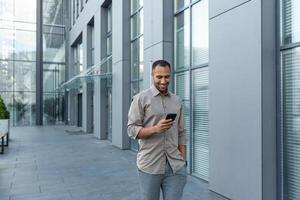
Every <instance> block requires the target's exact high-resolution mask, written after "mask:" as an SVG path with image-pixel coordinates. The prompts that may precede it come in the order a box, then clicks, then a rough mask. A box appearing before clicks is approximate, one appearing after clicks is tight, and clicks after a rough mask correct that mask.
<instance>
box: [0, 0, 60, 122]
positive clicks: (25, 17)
mask: <svg viewBox="0 0 300 200" xmlns="http://www.w3.org/2000/svg"><path fill="white" fill-rule="evenodd" d="M42 5H43V8H42V9H43V10H42V12H43V16H42V21H43V26H42V38H43V43H42V44H37V41H36V37H37V35H36V34H37V23H36V20H37V16H36V13H37V12H36V9H37V1H36V0H29V1H26V2H25V1H21V0H12V1H0V29H1V31H0V44H1V45H0V70H1V73H0V77H1V80H0V85H1V86H0V95H2V96H3V98H4V99H5V102H6V104H7V105H8V107H9V109H10V112H11V120H12V125H14V126H23V125H35V123H36V111H37V110H36V94H37V92H40V91H37V90H36V88H37V85H36V63H37V61H38V60H37V57H36V56H37V54H36V49H37V47H38V46H37V45H41V46H42V47H43V58H39V59H41V60H42V63H43V67H44V72H43V75H44V76H43V87H44V90H43V95H44V97H43V99H44V102H43V109H44V113H43V114H44V119H43V121H44V123H45V124H49V123H50V122H49V121H51V124H53V121H55V123H56V121H62V120H63V119H62V112H63V107H62V106H63V104H62V103H58V102H62V98H61V97H62V96H63V95H62V94H59V93H58V92H55V89H56V88H57V86H58V85H59V84H60V83H61V82H63V81H64V74H65V46H64V41H65V33H64V17H63V15H64V10H65V8H64V2H63V1H62V0H44V1H43V4H42ZM24 8H26V9H24ZM58 96H59V98H57V97H58ZM50 99H52V100H51V101H52V102H51V103H49V102H50ZM47 105H50V107H51V109H53V110H52V111H51V112H50V111H49V109H50V107H49V106H47ZM54 110H55V112H54ZM50 113H51V114H50ZM55 113H56V114H55ZM57 113H60V114H59V115H60V116H59V117H58V116H57V115H58V114H57ZM50 115H51V117H50ZM50 118H51V119H50ZM58 118H59V120H58Z"/></svg>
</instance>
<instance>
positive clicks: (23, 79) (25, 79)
mask: <svg viewBox="0 0 300 200" xmlns="http://www.w3.org/2000/svg"><path fill="white" fill-rule="evenodd" d="M15 90H16V91H35V90H36V64H35V62H19V61H18V62H17V61H15Z"/></svg>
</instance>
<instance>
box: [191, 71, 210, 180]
mask: <svg viewBox="0 0 300 200" xmlns="http://www.w3.org/2000/svg"><path fill="white" fill-rule="evenodd" d="M192 149H193V151H192V155H193V165H192V170H193V173H195V174H196V175H197V176H199V177H201V178H203V179H205V180H207V179H208V153H209V151H208V68H207V67H204V68H199V69H196V70H193V143H192Z"/></svg>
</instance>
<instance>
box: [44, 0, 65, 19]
mask: <svg viewBox="0 0 300 200" xmlns="http://www.w3.org/2000/svg"><path fill="white" fill-rule="evenodd" d="M63 4H64V1H63V0H44V1H43V24H48V25H49V24H52V25H53V24H56V25H63V24H64V21H63V20H64V16H63V14H64V6H63Z"/></svg>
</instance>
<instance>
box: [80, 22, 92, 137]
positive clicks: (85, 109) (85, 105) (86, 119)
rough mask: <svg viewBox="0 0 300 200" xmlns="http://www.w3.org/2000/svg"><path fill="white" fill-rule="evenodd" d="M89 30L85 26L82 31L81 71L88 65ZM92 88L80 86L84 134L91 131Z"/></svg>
mask: <svg viewBox="0 0 300 200" xmlns="http://www.w3.org/2000/svg"><path fill="white" fill-rule="evenodd" d="M89 30H90V28H88V26H87V25H86V26H85V27H84V29H83V31H82V48H83V70H86V69H87V68H88V67H90V66H89V64H90V62H91V61H90V60H88V59H90V56H89V52H88V51H89V49H90V45H91V43H89ZM91 90H92V86H91V84H90V83H86V82H84V83H83V85H82V130H83V131H84V132H86V133H90V132H91V131H92V126H93V122H92V115H91V114H92V109H93V108H92V101H93V96H92V91H91Z"/></svg>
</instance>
